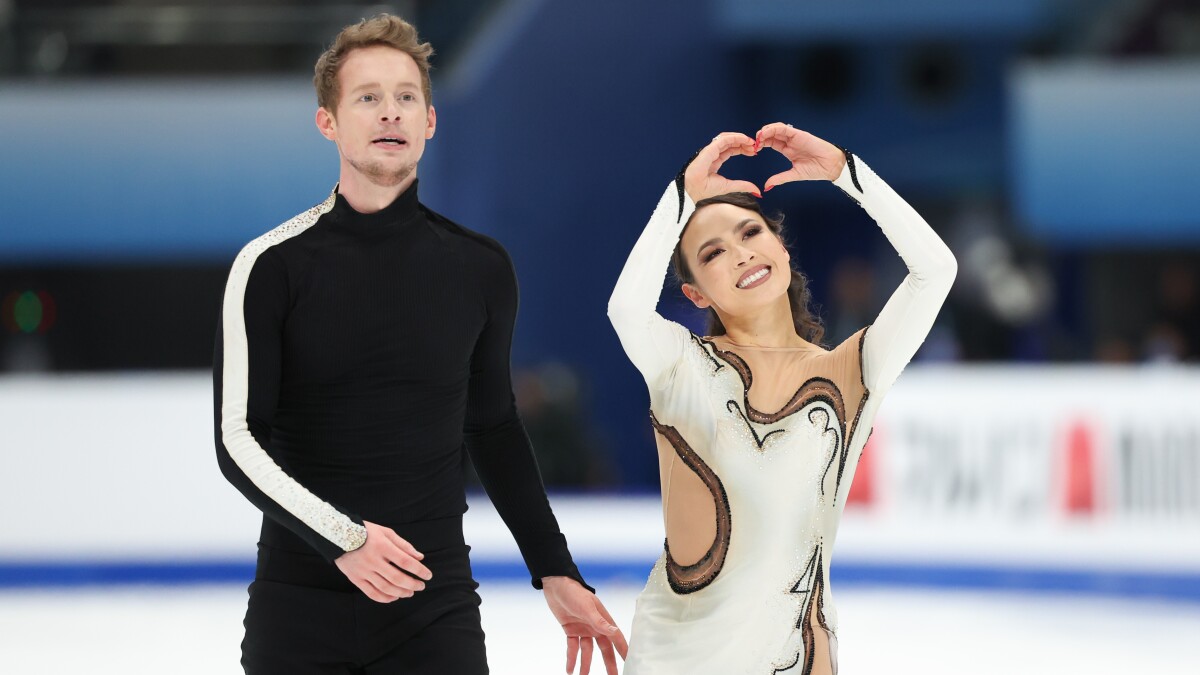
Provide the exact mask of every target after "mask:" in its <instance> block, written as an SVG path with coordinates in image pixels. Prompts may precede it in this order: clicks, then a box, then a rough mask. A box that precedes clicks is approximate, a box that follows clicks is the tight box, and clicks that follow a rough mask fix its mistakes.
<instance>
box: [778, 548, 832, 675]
mask: <svg viewBox="0 0 1200 675" xmlns="http://www.w3.org/2000/svg"><path fill="white" fill-rule="evenodd" d="M822 548H823V547H822V546H821V545H820V544H818V545H817V547H816V549H815V550H813V553H812V556H811V557H809V559H808V564H807V565H805V566H804V571H803V572H802V573H801V574H800V578H799V579H797V580H796V584H795V585H794V586H792V590H791V591H789V592H790V593H793V594H795V595H805V596H807V597H806V598H805V600H804V603H803V605H802V607H801V609H800V614H799V615H798V616H797V617H796V628H797V629H798V630H799V631H800V635H801V639H802V640H803V642H804V651H803V652H796V658H795V659H794V660H793V661H792V662H791V663H789V664H788V665H786V666H783V667H781V668H775V669H774V670H772V671H771V675H779V673H790V672H792V670H793V669H794V668H795V667H796V666H797V665H798V664H799V663H800V657H801V656H803V657H804V667H803V668H802V669H801V670H800V672H799V675H809V674H810V673H812V671H813V665H814V661H815V659H816V651H817V650H816V648H815V647H816V635H815V634H814V632H813V631H814V629H815V628H816V627H819V628H821V629H822V630H824V631H825V634H826V635H827V636H832V635H833V631H831V630H830V629H829V623H828V622H827V621H826V619H825V569H824V558H823V556H822ZM805 579H812V583H811V585H806V584H805V583H804V581H805ZM814 611H815V613H816V616H815V617H814V616H813V613H814ZM813 618H815V619H816V626H815V627H814V625H813V621H812V619H813ZM833 668H834V672H836V670H837V666H836V665H834V666H833Z"/></svg>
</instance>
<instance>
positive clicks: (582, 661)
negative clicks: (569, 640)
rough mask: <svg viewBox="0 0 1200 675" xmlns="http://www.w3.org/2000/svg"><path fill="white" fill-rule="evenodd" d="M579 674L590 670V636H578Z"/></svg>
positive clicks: (585, 673)
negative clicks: (579, 652)
mask: <svg viewBox="0 0 1200 675" xmlns="http://www.w3.org/2000/svg"><path fill="white" fill-rule="evenodd" d="M579 642H580V645H579V651H581V652H582V654H580V655H579V675H587V674H588V673H590V672H591V671H592V638H590V637H581V638H579Z"/></svg>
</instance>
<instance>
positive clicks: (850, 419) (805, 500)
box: [608, 155, 957, 675]
mask: <svg viewBox="0 0 1200 675" xmlns="http://www.w3.org/2000/svg"><path fill="white" fill-rule="evenodd" d="M834 183H835V184H836V185H837V186H838V187H840V188H841V189H842V190H843V191H844V192H845V193H846V194H847V195H849V196H850V197H852V198H853V199H855V200H856V201H857V202H858V203H859V204H860V205H861V206H862V207H863V208H864V209H866V211H867V213H869V214H870V215H871V217H873V218H874V219H875V220H876V222H877V223H879V225H880V226H881V228H882V230H883V232H884V234H885V235H886V236H887V238H888V240H889V241H890V242H891V243H892V245H893V246H894V247H895V249H896V250H897V251H898V252H899V254H900V256H901V258H903V260H904V262H905V263H906V264H907V266H908V270H909V274H908V276H907V277H906V278H905V280H904V282H903V283H902V284H901V286H900V287H899V288H898V289H897V290H896V291H895V293H894V294H893V295H892V297H891V298H890V299H889V301H888V302H887V304H886V306H885V307H884V308H883V311H882V312H880V314H879V317H878V318H877V319H876V321H875V323H874V324H872V325H871V326H870V327H869V328H867V329H864V330H862V331H859V332H858V333H856V334H855V335H854V336H852V337H851V338H849V339H847V340H846V341H845V342H843V343H842V344H841V345H839V346H837V347H836V348H834V349H832V350H829V351H827V350H824V349H821V348H819V347H815V346H814V347H812V348H808V349H754V348H747V347H741V346H738V345H734V344H732V343H730V342H728V341H727V340H725V339H724V338H714V339H709V338H703V337H699V336H697V335H694V334H693V333H691V332H690V331H688V330H687V329H686V328H684V327H683V326H680V325H679V324H676V323H673V322H671V321H667V320H666V319H664V318H663V317H662V316H660V315H659V314H658V313H657V312H656V307H657V304H658V298H659V295H660V293H661V291H662V288H663V283H664V278H665V274H666V271H667V267H668V265H669V261H670V258H671V254H672V252H673V251H674V249H675V246H676V244H677V243H678V241H679V237H680V233H681V231H682V229H683V227H684V225H685V224H686V223H687V221H688V218H689V217H690V216H691V214H692V212H693V211H694V210H695V206H694V204H693V203H692V201H691V200H690V199H689V198H688V197H687V195H686V193H685V192H684V191H683V188H682V182H681V179H677V180H676V182H674V183H672V184H671V186H669V187H668V188H667V191H666V193H665V194H664V195H663V197H662V199H661V200H660V202H659V204H658V208H657V209H656V210H655V211H654V215H653V216H652V217H651V219H650V222H649V223H648V224H647V225H646V229H645V231H643V233H642V235H641V237H640V238H639V239H638V241H637V243H636V244H635V245H634V247H633V251H632V252H631V253H630V256H629V260H628V261H627V262H626V264H625V267H624V269H623V270H622V272H621V277H620V279H619V280H618V281H617V285H616V288H615V290H614V291H613V294H612V298H611V299H610V301H609V307H608V314H609V318H610V319H611V320H612V324H613V327H614V328H615V329H616V331H617V334H618V335H619V337H620V339H621V344H622V345H623V347H624V348H625V351H626V353H627V354H628V355H629V358H630V360H631V361H633V363H634V365H635V366H636V367H637V368H638V370H639V371H640V372H641V373H642V375H643V377H644V378H645V380H646V384H647V386H648V387H649V390H650V407H651V423H652V425H653V426H654V429H655V431H656V440H657V442H658V447H659V458H660V467H661V470H662V482H663V484H662V487H663V505H664V516H665V518H666V522H667V542H666V545H665V546H664V552H663V555H662V556H661V557H660V558H659V560H658V562H657V563H656V564H655V565H654V568H653V570H652V571H651V572H650V579H649V581H648V582H647V584H646V587H645V589H644V590H643V591H642V593H641V594H640V595H639V596H638V600H637V608H636V611H635V614H634V619H633V628H632V632H631V635H630V639H631V641H630V648H629V658H628V659H627V661H626V662H625V670H624V672H625V674H626V675H681V674H684V673H687V674H706V673H713V674H717V673H720V674H722V675H738V674H742V673H746V674H752V675H774V674H775V673H789V674H796V675H800V674H802V673H803V674H806V675H808V674H813V673H836V671H837V639H836V631H837V613H836V611H835V609H834V604H833V601H832V598H831V596H830V590H829V565H830V554H831V552H832V549H833V542H834V538H835V536H836V534H837V526H838V521H839V519H840V516H841V512H842V508H843V507H844V505H845V502H846V495H847V493H848V491H849V487H850V482H851V480H852V479H853V477H854V470H855V466H856V464H857V461H858V457H859V454H860V453H861V452H862V448H863V446H864V445H865V443H866V440H867V436H868V435H869V433H870V429H871V424H872V420H873V419H874V417H875V413H876V410H877V409H878V407H879V403H880V401H881V400H882V399H883V395H884V394H885V393H886V392H887V390H888V388H889V387H890V386H891V385H892V383H893V382H894V381H895V380H896V377H897V376H898V375H899V374H900V371H901V370H902V369H903V368H904V366H905V365H906V364H907V363H908V361H909V360H910V359H911V358H912V355H913V354H914V353H915V352H916V350H917V347H919V346H920V344H921V342H922V341H924V339H925V336H926V334H927V333H928V332H929V329H930V327H931V326H932V325H933V321H934V318H935V317H936V316H937V313H938V310H939V309H940V307H941V305H942V302H943V301H944V300H945V298H946V295H947V293H948V292H949V289H950V286H951V284H952V283H953V281H954V276H955V273H956V270H957V266H956V263H955V260H954V256H953V255H952V254H951V253H950V250H949V249H948V248H947V247H946V245H945V244H944V243H942V241H941V240H940V239H939V238H938V236H937V235H936V234H935V233H934V231H933V230H932V229H931V228H930V227H929V225H928V224H927V223H926V222H925V221H924V220H923V219H922V218H921V217H920V216H919V215H918V214H917V213H916V211H914V210H913V209H912V207H910V206H909V205H908V204H907V203H906V202H905V201H904V200H903V199H901V198H900V197H899V196H898V195H897V194H896V193H895V192H894V191H893V190H892V189H891V188H890V187H888V186H887V184H885V183H884V182H883V181H882V180H881V179H879V177H878V176H876V175H875V174H874V173H873V172H872V171H871V170H870V168H868V167H867V166H866V165H865V164H864V163H863V162H862V161H861V160H858V159H857V158H855V157H853V156H852V155H848V162H847V166H846V169H845V170H843V172H842V175H841V176H839V177H838V179H837V180H836V181H834ZM752 401H753V402H757V403H758V404H759V406H762V408H759V407H756V406H755V405H754V404H753V403H752ZM764 401H766V402H768V403H766V404H764ZM685 549H686V550H685ZM673 551H674V552H675V555H673V553H672V552H673ZM676 556H678V558H679V559H676Z"/></svg>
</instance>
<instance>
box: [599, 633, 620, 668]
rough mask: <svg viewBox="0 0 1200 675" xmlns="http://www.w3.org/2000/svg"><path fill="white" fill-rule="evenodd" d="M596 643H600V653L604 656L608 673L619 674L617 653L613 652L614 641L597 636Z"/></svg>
mask: <svg viewBox="0 0 1200 675" xmlns="http://www.w3.org/2000/svg"><path fill="white" fill-rule="evenodd" d="M596 644H598V645H600V653H601V654H602V655H603V656H604V668H605V669H606V670H607V671H608V675H617V655H616V654H614V653H613V644H612V641H611V640H608V639H607V638H596ZM621 658H625V657H621Z"/></svg>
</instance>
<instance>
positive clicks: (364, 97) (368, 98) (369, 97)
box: [358, 94, 375, 103]
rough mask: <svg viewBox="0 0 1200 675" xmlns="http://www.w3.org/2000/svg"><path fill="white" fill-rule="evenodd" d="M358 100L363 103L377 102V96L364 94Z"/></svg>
mask: <svg viewBox="0 0 1200 675" xmlns="http://www.w3.org/2000/svg"><path fill="white" fill-rule="evenodd" d="M358 100H360V101H363V102H364V103H370V102H371V101H374V100H375V94H363V95H362V96H361V97H359V99H358Z"/></svg>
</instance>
